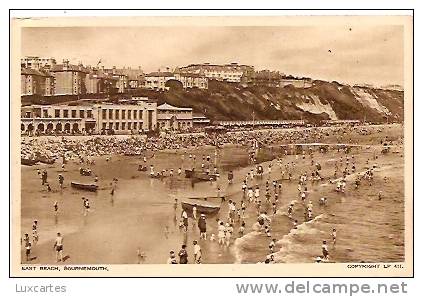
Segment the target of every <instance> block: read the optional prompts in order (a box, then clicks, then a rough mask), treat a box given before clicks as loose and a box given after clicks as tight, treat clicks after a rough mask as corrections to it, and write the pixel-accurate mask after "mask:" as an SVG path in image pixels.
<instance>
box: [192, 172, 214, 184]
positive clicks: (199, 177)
mask: <svg viewBox="0 0 423 297" xmlns="http://www.w3.org/2000/svg"><path fill="white" fill-rule="evenodd" d="M218 176H219V175H218V174H213V173H211V174H210V173H209V174H207V173H206V172H194V174H193V175H192V176H191V178H192V179H193V180H194V181H196V182H200V181H216V180H217V177H218Z"/></svg>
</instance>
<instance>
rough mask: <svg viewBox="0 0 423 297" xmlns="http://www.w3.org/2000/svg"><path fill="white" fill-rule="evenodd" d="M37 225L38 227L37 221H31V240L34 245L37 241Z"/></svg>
mask: <svg viewBox="0 0 423 297" xmlns="http://www.w3.org/2000/svg"><path fill="white" fill-rule="evenodd" d="M37 227H38V221H37V220H34V222H33V223H32V242H33V243H34V245H36V244H37V242H38V232H37Z"/></svg>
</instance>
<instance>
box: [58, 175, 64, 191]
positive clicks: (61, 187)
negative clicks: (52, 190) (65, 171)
mask: <svg viewBox="0 0 423 297" xmlns="http://www.w3.org/2000/svg"><path fill="white" fill-rule="evenodd" d="M64 180H65V178H64V177H63V175H62V174H61V173H59V185H60V189H63V182H64Z"/></svg>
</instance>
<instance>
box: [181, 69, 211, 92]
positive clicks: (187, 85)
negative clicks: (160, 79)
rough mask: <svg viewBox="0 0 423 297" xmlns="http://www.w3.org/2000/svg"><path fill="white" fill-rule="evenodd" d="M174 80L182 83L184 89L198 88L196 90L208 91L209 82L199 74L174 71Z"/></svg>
mask: <svg viewBox="0 0 423 297" xmlns="http://www.w3.org/2000/svg"><path fill="white" fill-rule="evenodd" d="M175 79H176V80H178V81H180V82H181V83H182V87H183V88H184V89H191V88H198V89H208V88H209V80H208V78H207V77H205V76H204V75H201V74H199V73H188V72H180V71H178V70H176V71H175Z"/></svg>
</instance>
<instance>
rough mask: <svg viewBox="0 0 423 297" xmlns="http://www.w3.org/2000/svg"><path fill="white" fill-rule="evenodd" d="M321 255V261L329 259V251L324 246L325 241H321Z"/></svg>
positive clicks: (325, 245)
mask: <svg viewBox="0 0 423 297" xmlns="http://www.w3.org/2000/svg"><path fill="white" fill-rule="evenodd" d="M322 254H323V259H325V260H327V259H328V258H329V250H328V246H327V244H326V240H323V243H322Z"/></svg>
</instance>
